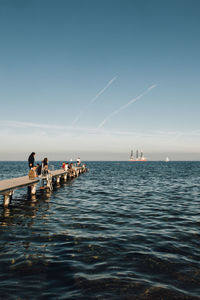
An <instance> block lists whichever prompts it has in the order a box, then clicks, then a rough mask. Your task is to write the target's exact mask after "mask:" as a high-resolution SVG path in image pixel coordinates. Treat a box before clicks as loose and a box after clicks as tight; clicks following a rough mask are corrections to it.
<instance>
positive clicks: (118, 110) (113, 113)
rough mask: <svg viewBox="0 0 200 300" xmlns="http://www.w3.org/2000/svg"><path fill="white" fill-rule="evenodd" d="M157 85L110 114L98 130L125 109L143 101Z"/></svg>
mask: <svg viewBox="0 0 200 300" xmlns="http://www.w3.org/2000/svg"><path fill="white" fill-rule="evenodd" d="M156 86H157V85H156V84H154V85H152V86H150V87H149V88H148V89H147V90H146V91H145V92H143V93H142V94H140V95H139V96H137V97H135V98H133V99H132V100H130V101H129V102H128V103H126V104H124V105H122V106H121V107H120V108H118V109H116V110H114V111H113V112H112V113H111V114H109V115H108V116H107V117H106V118H105V119H104V120H103V121H102V122H101V123H100V124H99V126H98V127H97V128H102V127H103V126H104V125H105V124H106V123H107V122H108V121H109V120H110V119H111V118H112V117H113V116H115V115H117V114H118V113H120V112H121V111H122V110H124V109H125V108H127V107H128V106H130V105H131V104H133V103H134V102H136V101H137V100H139V99H141V98H142V97H144V96H145V95H146V94H148V93H149V92H150V91H151V90H152V89H154V88H155V87H156Z"/></svg>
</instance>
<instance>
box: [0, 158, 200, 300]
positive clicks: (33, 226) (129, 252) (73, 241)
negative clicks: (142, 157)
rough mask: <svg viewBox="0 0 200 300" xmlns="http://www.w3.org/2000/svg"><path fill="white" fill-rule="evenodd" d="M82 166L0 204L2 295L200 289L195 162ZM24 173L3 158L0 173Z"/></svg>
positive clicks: (169, 295)
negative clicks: (53, 185)
mask: <svg viewBox="0 0 200 300" xmlns="http://www.w3.org/2000/svg"><path fill="white" fill-rule="evenodd" d="M52 164H53V165H54V167H55V169H57V168H58V167H60V166H61V162H60V163H58V162H54V163H52ZM87 166H88V167H89V169H90V171H89V172H88V173H85V174H83V175H81V176H80V177H78V178H77V179H75V180H72V181H71V182H68V183H66V184H64V185H62V186H60V187H59V188H57V189H55V190H54V191H53V192H52V194H51V195H42V194H39V193H38V194H37V196H36V199H32V200H31V199H28V198H27V195H26V192H27V191H26V189H20V190H18V191H16V192H15V194H14V197H13V201H12V204H11V206H10V207H9V208H6V209H4V208H3V207H0V297H1V299H152V300H156V299H163V300H166V299H168V300H172V299H200V297H199V295H200V180H199V178H200V162H169V163H165V162H145V163H141V162H138V163H137V162H88V163H87ZM24 174H27V163H26V162H12V163H11V162H9V163H8V162H0V179H1V180H2V179H5V178H10V177H17V176H22V175H24ZM1 198H2V197H1ZM1 201H2V199H1ZM1 203H2V202H1Z"/></svg>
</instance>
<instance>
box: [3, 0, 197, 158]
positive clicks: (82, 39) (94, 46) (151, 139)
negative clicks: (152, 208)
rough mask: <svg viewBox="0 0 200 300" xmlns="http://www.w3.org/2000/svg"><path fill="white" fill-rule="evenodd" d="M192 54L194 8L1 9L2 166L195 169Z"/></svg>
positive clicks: (61, 1)
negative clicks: (134, 154)
mask: <svg viewBox="0 0 200 300" xmlns="http://www.w3.org/2000/svg"><path fill="white" fill-rule="evenodd" d="M199 53H200V1H198V0H191V1H189V0H187V1H185V0H168V1H164V0H163V1H161V0H151V1H150V0H143V1H142V0H140V1H139V0H138V1H135V0H123V1H122V0H120V1H119V0H84V1H82V0H73V1H72V0H71V1H69V0H57V1H52V0H47V1H46V0H38V1H37V0H18V1H16V0H0V83H1V88H0V102H1V109H0V140H1V147H0V160H1V159H23V157H24V156H25V155H26V154H27V153H28V154H29V152H32V151H35V152H37V153H38V155H40V156H41V157H42V156H43V155H48V156H49V157H50V158H52V159H68V157H69V156H73V155H74V156H76V155H82V157H83V159H90V158H92V159H112V157H113V158H114V159H128V156H129V154H130V150H131V149H133V150H136V149H142V150H143V151H144V153H145V154H146V155H147V156H148V158H149V159H156V158H158V159H162V158H163V159H164V158H165V156H166V155H168V156H170V157H171V158H172V159H179V158H181V159H200V139H199V137H200V125H199V111H200V101H199V98H200V54H199ZM152 86H153V88H152V89H151V88H150V87H152ZM136 97H138V98H136ZM134 99H135V100H136V101H135V100H134ZM131 100H133V101H132V102H131ZM128 103H129V104H128ZM126 104H127V105H126ZM102 122H103V123H102ZM39 153H40V154H39ZM28 154H27V155H28ZM38 158H39V156H38ZM25 159H26V157H25Z"/></svg>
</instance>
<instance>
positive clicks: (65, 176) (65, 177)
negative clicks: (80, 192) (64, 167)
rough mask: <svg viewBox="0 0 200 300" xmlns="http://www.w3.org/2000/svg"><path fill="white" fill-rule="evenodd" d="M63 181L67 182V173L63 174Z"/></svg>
mask: <svg viewBox="0 0 200 300" xmlns="http://www.w3.org/2000/svg"><path fill="white" fill-rule="evenodd" d="M63 181H64V182H66V181H67V174H64V175H63Z"/></svg>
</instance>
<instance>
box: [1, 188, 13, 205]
mask: <svg viewBox="0 0 200 300" xmlns="http://www.w3.org/2000/svg"><path fill="white" fill-rule="evenodd" d="M12 195H13V191H10V192H7V193H5V194H3V196H4V197H3V206H4V207H8V206H9V204H10V201H11V198H12Z"/></svg>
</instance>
